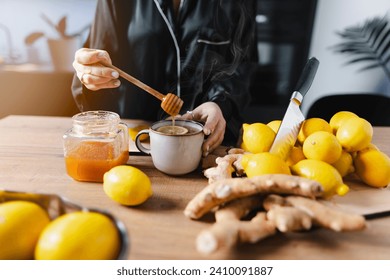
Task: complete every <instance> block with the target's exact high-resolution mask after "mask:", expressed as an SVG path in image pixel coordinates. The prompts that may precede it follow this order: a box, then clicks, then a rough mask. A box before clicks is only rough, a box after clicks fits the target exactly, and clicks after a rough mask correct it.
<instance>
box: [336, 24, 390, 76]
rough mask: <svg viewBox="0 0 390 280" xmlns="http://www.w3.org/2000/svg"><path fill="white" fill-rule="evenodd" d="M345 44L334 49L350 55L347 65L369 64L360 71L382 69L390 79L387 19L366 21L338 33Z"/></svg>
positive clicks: (389, 36) (389, 33) (389, 32)
mask: <svg viewBox="0 0 390 280" xmlns="http://www.w3.org/2000/svg"><path fill="white" fill-rule="evenodd" d="M336 34H337V35H338V36H340V37H341V39H342V40H343V41H344V42H341V43H339V44H336V45H334V46H333V47H332V49H333V51H335V52H336V53H343V54H350V55H351V56H352V57H353V58H351V59H350V60H348V62H347V63H346V64H354V63H367V62H370V64H369V65H367V66H364V67H362V68H361V70H360V71H364V70H368V69H372V68H376V67H382V68H383V70H384V71H385V73H386V75H388V76H389V78H390V69H388V68H387V67H389V66H388V62H389V60H390V24H389V22H388V19H387V18H386V17H376V18H373V19H369V20H366V21H365V22H364V23H363V24H360V25H356V26H352V27H347V28H345V29H344V30H343V31H338V32H336Z"/></svg>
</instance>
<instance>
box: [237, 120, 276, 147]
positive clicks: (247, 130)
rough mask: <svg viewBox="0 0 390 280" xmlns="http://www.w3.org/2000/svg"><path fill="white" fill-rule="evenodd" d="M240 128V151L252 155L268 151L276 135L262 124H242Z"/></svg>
mask: <svg viewBox="0 0 390 280" xmlns="http://www.w3.org/2000/svg"><path fill="white" fill-rule="evenodd" d="M242 128H243V135H242V144H241V148H242V149H244V150H245V151H247V152H250V153H253V154H256V153H261V152H268V151H269V149H270V148H271V145H272V143H273V142H274V139H275V135H276V133H275V132H274V131H273V130H272V128H271V127H269V126H268V125H266V124H263V123H253V124H246V123H244V124H243V125H242Z"/></svg>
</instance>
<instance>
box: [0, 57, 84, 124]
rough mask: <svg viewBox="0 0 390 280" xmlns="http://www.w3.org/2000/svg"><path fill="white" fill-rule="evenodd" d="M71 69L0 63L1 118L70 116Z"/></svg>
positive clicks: (73, 107) (72, 105)
mask: <svg viewBox="0 0 390 280" xmlns="http://www.w3.org/2000/svg"><path fill="white" fill-rule="evenodd" d="M72 77H73V73H72V72H57V71H53V70H52V69H51V68H50V67H46V66H35V65H32V64H21V65H3V66H0V99H1V102H0V118H2V117H5V116H7V115H17V114H19V115H42V116H72V115H74V114H75V113H77V112H78V109H77V106H76V104H75V102H74V100H73V97H72V93H71V82H72Z"/></svg>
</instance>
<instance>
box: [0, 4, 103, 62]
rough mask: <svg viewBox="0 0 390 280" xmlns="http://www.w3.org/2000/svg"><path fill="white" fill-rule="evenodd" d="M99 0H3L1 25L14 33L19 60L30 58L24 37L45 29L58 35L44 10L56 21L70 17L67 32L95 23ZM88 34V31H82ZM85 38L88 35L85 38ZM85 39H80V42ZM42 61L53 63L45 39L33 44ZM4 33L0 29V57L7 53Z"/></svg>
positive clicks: (0, 14)
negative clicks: (50, 24) (44, 17)
mask: <svg viewBox="0 0 390 280" xmlns="http://www.w3.org/2000/svg"><path fill="white" fill-rule="evenodd" d="M96 2H97V0H0V24H2V25H5V26H6V27H7V28H8V29H9V30H10V32H11V37H12V44H13V50H14V52H15V53H17V54H18V55H19V58H18V63H25V62H30V61H27V60H28V59H27V47H26V45H25V44H24V39H25V37H26V36H27V35H28V34H30V33H32V32H35V31H41V32H44V33H45V34H46V35H47V36H48V37H54V38H55V37H56V36H57V34H56V32H54V30H53V28H51V27H50V26H49V25H48V24H47V23H46V22H45V21H44V20H43V19H42V18H41V14H42V13H44V14H45V15H46V16H47V17H48V18H50V19H51V20H52V21H53V22H55V23H56V22H58V21H59V20H60V19H61V18H62V17H63V16H67V24H68V26H67V27H68V28H67V31H68V33H70V34H72V33H74V32H77V31H79V30H80V29H81V28H82V27H84V26H86V25H88V24H90V23H91V22H92V19H93V16H94V14H95V8H96ZM83 35H84V36H86V35H87V32H86V33H85V34H83ZM84 39H85V38H84ZM82 41H83V38H81V39H80V45H81V43H82ZM34 47H35V48H36V51H37V52H38V55H39V59H40V61H41V62H42V63H49V62H50V55H49V50H48V48H47V43H46V40H44V39H43V38H42V39H40V40H39V41H37V42H36V43H35V44H34ZM8 52H9V50H8V46H7V43H6V37H5V33H4V31H3V30H2V29H0V56H3V57H6V56H7V55H8Z"/></svg>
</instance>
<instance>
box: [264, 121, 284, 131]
mask: <svg viewBox="0 0 390 280" xmlns="http://www.w3.org/2000/svg"><path fill="white" fill-rule="evenodd" d="M281 124H282V121H281V120H273V121H270V122H269V123H267V125H268V126H269V127H270V128H271V129H272V130H273V131H274V132H275V133H278V130H279V128H280V125H281Z"/></svg>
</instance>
